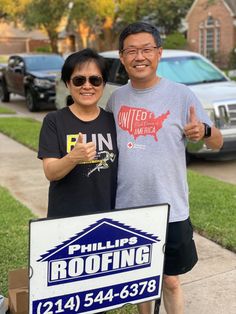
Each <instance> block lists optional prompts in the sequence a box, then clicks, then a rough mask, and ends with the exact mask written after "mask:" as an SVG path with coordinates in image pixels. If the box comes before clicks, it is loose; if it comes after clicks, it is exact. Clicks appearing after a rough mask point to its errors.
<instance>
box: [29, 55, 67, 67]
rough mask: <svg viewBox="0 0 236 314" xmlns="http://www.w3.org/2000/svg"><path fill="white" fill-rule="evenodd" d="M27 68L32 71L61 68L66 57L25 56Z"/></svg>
mask: <svg viewBox="0 0 236 314" xmlns="http://www.w3.org/2000/svg"><path fill="white" fill-rule="evenodd" d="M25 63H26V68H27V70H30V71H43V70H58V69H61V68H62V66H63V63H64V59H63V58H62V57H61V56H59V55H58V56H54V55H51V56H30V57H27V58H25Z"/></svg>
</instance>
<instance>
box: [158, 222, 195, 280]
mask: <svg viewBox="0 0 236 314" xmlns="http://www.w3.org/2000/svg"><path fill="white" fill-rule="evenodd" d="M197 260H198V257H197V250H196V246H195V243H194V240H193V227H192V224H191V221H190V219H189V218H188V219H187V220H184V221H178V222H172V223H169V226H168V234H167V242H166V249H165V265H164V274H165V275H170V276H174V275H180V274H184V273H186V272H188V271H190V270H191V269H192V268H193V266H194V265H195V264H196V263H197Z"/></svg>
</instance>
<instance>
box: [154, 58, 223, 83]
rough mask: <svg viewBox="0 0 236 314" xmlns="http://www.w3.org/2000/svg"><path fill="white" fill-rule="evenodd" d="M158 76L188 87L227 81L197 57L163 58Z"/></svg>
mask: <svg viewBox="0 0 236 314" xmlns="http://www.w3.org/2000/svg"><path fill="white" fill-rule="evenodd" d="M157 73H158V75H160V76H163V77H166V78H168V79H170V80H172V81H175V82H178V83H183V84H186V85H192V84H201V83H208V82H220V81H226V78H225V77H224V76H223V75H222V74H221V72H220V71H218V70H217V69H215V68H214V67H213V66H212V65H211V64H210V63H208V62H206V61H205V60H204V59H202V58H199V57H195V56H181V57H170V58H164V57H163V58H162V59H161V61H160V63H159V66H158V71H157Z"/></svg>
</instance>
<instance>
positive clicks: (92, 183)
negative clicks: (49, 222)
mask: <svg viewBox="0 0 236 314" xmlns="http://www.w3.org/2000/svg"><path fill="white" fill-rule="evenodd" d="M62 80H63V81H64V83H65V84H66V86H67V88H68V89H69V91H70V95H71V97H72V99H73V102H72V104H71V105H69V106H68V107H65V108H63V109H61V110H58V111H55V112H50V113H48V114H47V116H46V117H45V119H44V122H43V125H42V129H41V133H40V140H39V152H38V158H40V159H42V160H43V168H44V173H45V176H46V177H47V179H48V180H49V181H50V187H49V202H48V217H69V216H75V215H82V214H88V213H96V212H100V211H106V210H111V209H113V208H114V206H115V193H116V174H117V146H116V131H115V124H114V120H113V116H112V114H111V113H108V112H106V111H104V110H103V109H101V108H100V107H98V105H97V103H98V101H99V99H100V98H101V96H102V93H103V89H104V86H105V83H106V81H107V71H106V65H105V60H104V59H103V57H101V56H99V55H98V54H97V53H96V52H95V51H93V50H92V49H84V50H81V51H79V52H76V53H73V54H72V55H70V56H69V57H68V58H67V59H66V61H65V63H64V65H63V68H62Z"/></svg>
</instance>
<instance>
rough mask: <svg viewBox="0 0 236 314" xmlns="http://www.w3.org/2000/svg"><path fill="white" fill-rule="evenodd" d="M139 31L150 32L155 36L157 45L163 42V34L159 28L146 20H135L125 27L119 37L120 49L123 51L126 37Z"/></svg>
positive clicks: (159, 45)
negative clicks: (161, 34)
mask: <svg viewBox="0 0 236 314" xmlns="http://www.w3.org/2000/svg"><path fill="white" fill-rule="evenodd" d="M138 33H149V34H151V35H152V36H153V38H154V40H155V43H156V46H157V47H161V45H162V42H161V36H160V33H159V31H158V29H157V28H156V27H155V26H153V25H151V24H149V23H145V22H135V23H132V24H129V25H128V26H127V27H126V28H125V29H123V31H122V32H121V34H120V37H119V51H120V52H122V50H123V47H124V40H125V38H126V37H128V36H129V35H132V34H138Z"/></svg>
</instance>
